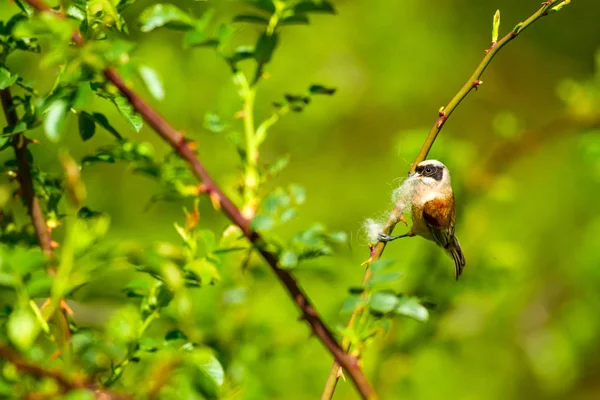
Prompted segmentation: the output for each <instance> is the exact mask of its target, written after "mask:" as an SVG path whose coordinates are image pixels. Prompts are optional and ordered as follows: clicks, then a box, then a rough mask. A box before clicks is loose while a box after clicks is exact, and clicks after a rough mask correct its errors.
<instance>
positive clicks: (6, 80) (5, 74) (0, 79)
mask: <svg viewBox="0 0 600 400" xmlns="http://www.w3.org/2000/svg"><path fill="white" fill-rule="evenodd" d="M18 79H19V75H17V74H11V72H10V71H9V70H7V69H6V68H4V67H0V90H1V89H6V88H7V87H9V86H12V85H14V84H15V83H16V82H17V80H18Z"/></svg>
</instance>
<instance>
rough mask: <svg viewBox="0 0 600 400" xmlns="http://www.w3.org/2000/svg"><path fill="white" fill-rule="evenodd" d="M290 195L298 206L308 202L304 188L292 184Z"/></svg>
mask: <svg viewBox="0 0 600 400" xmlns="http://www.w3.org/2000/svg"><path fill="white" fill-rule="evenodd" d="M289 188H290V193H291V195H292V197H293V199H294V202H295V203H296V204H298V205H300V204H304V202H305V201H306V189H305V188H304V187H303V186H300V185H297V184H295V183H292V184H291V185H290V186H289Z"/></svg>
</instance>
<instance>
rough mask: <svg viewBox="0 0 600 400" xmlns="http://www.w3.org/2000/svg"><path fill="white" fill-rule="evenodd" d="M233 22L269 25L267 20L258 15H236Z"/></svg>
mask: <svg viewBox="0 0 600 400" xmlns="http://www.w3.org/2000/svg"><path fill="white" fill-rule="evenodd" d="M233 22H247V23H249V24H259V25H265V26H266V25H269V19H268V18H265V17H262V16H260V15H236V16H235V17H234V18H233Z"/></svg>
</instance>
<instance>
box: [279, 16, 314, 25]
mask: <svg viewBox="0 0 600 400" xmlns="http://www.w3.org/2000/svg"><path fill="white" fill-rule="evenodd" d="M309 23H310V21H309V20H308V17H307V16H306V15H302V14H299V15H291V16H289V17H286V18H283V19H282V20H281V22H280V23H279V24H280V25H281V26H284V25H308V24H309Z"/></svg>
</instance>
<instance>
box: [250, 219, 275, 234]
mask: <svg viewBox="0 0 600 400" xmlns="http://www.w3.org/2000/svg"><path fill="white" fill-rule="evenodd" d="M250 226H251V227H252V229H254V230H255V231H268V230H269V229H273V227H274V226H275V221H273V218H271V217H269V216H268V215H256V216H255V217H254V218H252V222H251V223H250Z"/></svg>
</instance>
